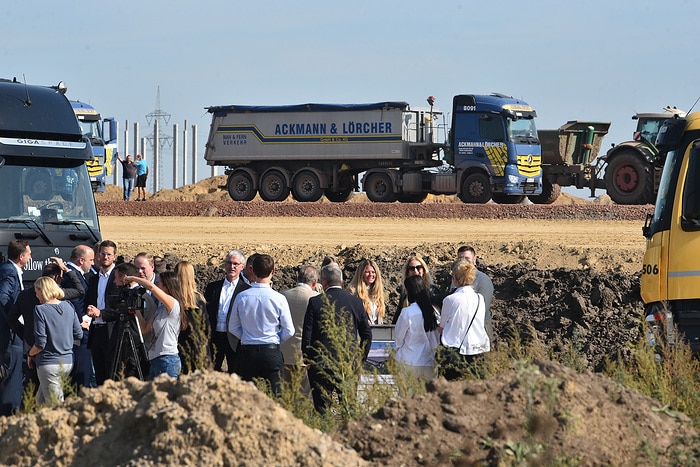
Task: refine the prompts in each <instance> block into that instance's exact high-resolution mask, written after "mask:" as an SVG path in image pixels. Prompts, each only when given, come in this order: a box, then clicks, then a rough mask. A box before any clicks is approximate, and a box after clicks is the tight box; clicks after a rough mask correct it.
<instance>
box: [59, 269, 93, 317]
mask: <svg viewBox="0 0 700 467" xmlns="http://www.w3.org/2000/svg"><path fill="white" fill-rule="evenodd" d="M68 269H69V272H70V273H69V274H68V273H67V274H64V275H63V280H62V281H61V288H62V289H63V290H73V289H78V290H82V291H83V293H80V294H77V295H74V296H73V297H71V298H66V299H67V300H70V302H71V303H72V304H73V308H75V312H76V313H77V315H78V321H80V320H82V318H83V315H84V314H85V309H86V308H87V303H86V302H85V295H86V294H87V288H88V283H87V279H86V278H85V276H83V271H80V270H78V269H76V268H74V267H72V266H70V265H69V266H68Z"/></svg>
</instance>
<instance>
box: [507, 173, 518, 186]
mask: <svg viewBox="0 0 700 467" xmlns="http://www.w3.org/2000/svg"><path fill="white" fill-rule="evenodd" d="M508 183H509V184H511V185H517V184H518V176H517V175H508Z"/></svg>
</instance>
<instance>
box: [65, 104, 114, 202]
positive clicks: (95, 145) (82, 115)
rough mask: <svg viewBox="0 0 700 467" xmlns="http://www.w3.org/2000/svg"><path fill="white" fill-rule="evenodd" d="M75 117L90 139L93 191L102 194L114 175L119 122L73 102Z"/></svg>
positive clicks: (85, 105) (87, 105)
mask: <svg viewBox="0 0 700 467" xmlns="http://www.w3.org/2000/svg"><path fill="white" fill-rule="evenodd" d="M71 105H72V106H73V111H74V112H75V116H76V117H78V122H79V123H80V128H81V129H82V131H83V135H84V136H86V137H88V138H90V145H91V146H92V152H93V154H92V159H91V160H90V161H89V162H88V163H87V168H88V173H89V174H90V181H91V182H92V191H94V192H96V193H102V192H104V191H105V188H106V186H105V185H106V179H107V177H109V176H111V175H112V170H113V168H114V162H115V161H114V154H115V153H116V152H117V137H118V133H117V131H118V129H117V121H116V120H115V119H114V117H109V118H104V119H103V118H102V116H101V115H100V113H99V112H98V111H97V110H95V108H94V107H93V106H91V105H89V104H86V103H84V102H80V101H71Z"/></svg>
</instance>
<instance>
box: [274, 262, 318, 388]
mask: <svg viewBox="0 0 700 467" xmlns="http://www.w3.org/2000/svg"><path fill="white" fill-rule="evenodd" d="M318 279H319V277H318V269H316V268H315V267H313V266H311V265H309V264H306V265H303V266H301V269H299V275H298V276H297V286H296V287H293V288H291V289H287V290H283V291H282V295H284V298H286V299H287V303H289V310H290V311H291V313H292V321H293V322H294V328H295V332H294V335H293V336H292V337H290V338H289V339H288V340H287V341H286V342H284V343H283V344H282V355H283V356H284V380H285V381H287V382H291V381H292V373H293V372H294V371H298V370H299V369H298V368H297V365H299V358H300V357H301V335H302V331H303V328H304V316H305V315H306V307H307V306H308V305H309V299H310V298H311V297H315V296H316V295H318V292H317V291H316V286H317V284H318ZM302 371H303V372H304V377H303V379H302V381H301V384H302V391H303V392H304V394H311V386H310V385H309V378H308V376H307V374H306V370H302Z"/></svg>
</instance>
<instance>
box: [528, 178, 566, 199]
mask: <svg viewBox="0 0 700 467" xmlns="http://www.w3.org/2000/svg"><path fill="white" fill-rule="evenodd" d="M559 195H561V186H559V184H557V183H552V182H550V181H549V180H546V179H542V194H540V195H529V196H528V198H530V201H532V202H533V203H535V204H552V203H553V202H555V201H556V200H557V199H558V198H559Z"/></svg>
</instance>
